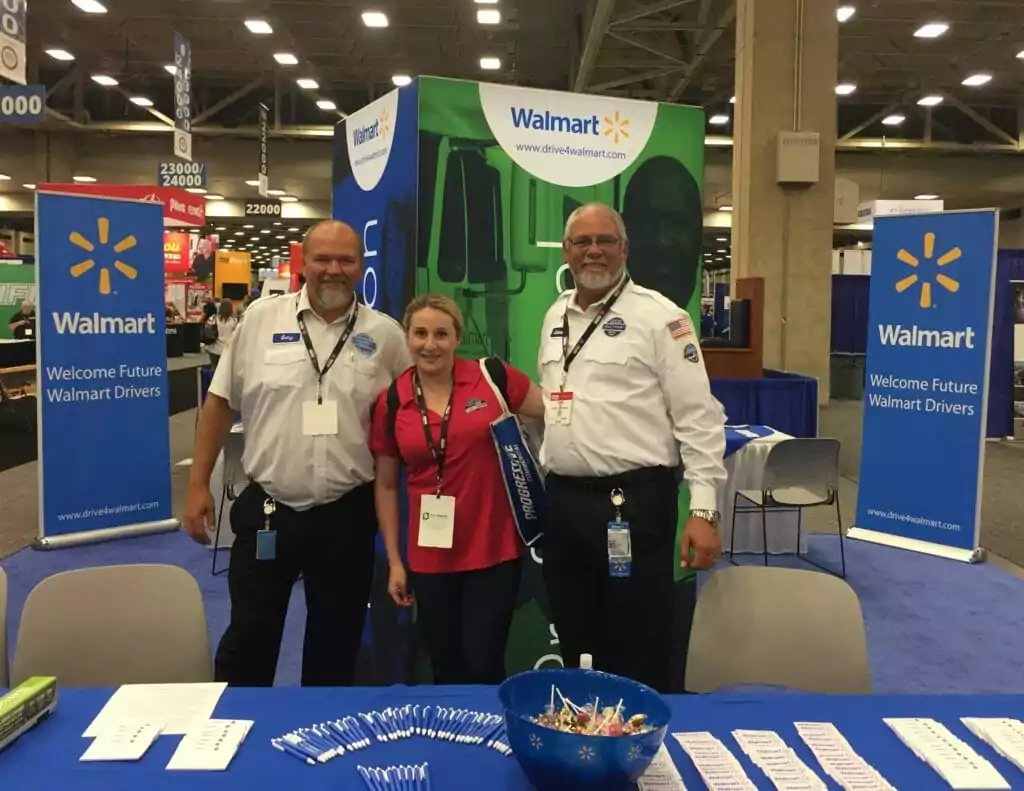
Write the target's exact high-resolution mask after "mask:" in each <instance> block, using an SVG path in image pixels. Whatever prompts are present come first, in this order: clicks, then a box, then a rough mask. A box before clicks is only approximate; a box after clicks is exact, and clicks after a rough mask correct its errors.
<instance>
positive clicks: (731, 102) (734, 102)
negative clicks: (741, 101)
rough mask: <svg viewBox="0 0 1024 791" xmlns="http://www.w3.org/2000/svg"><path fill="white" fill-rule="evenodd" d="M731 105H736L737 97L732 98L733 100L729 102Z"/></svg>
mask: <svg viewBox="0 0 1024 791" xmlns="http://www.w3.org/2000/svg"><path fill="white" fill-rule="evenodd" d="M729 104H736V97H735V96H733V97H732V98H731V99H730V100H729Z"/></svg>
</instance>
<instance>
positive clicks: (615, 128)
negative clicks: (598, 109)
mask: <svg viewBox="0 0 1024 791" xmlns="http://www.w3.org/2000/svg"><path fill="white" fill-rule="evenodd" d="M628 126H629V119H628V118H623V117H622V116H621V115H620V114H619V111H618V110H616V111H615V115H614V116H612V117H611V118H609V117H608V116H607V115H606V116H605V117H604V127H605V128H604V134H605V137H611V138H612V139H613V140H614V141H615V145H618V144H619V138H620V137H629V130H628V129H626V127H628Z"/></svg>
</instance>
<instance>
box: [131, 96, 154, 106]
mask: <svg viewBox="0 0 1024 791" xmlns="http://www.w3.org/2000/svg"><path fill="white" fill-rule="evenodd" d="M128 101H130V102H131V103H132V104H134V105H135V106H136V107H152V106H153V102H152V100H151V99H147V98H146V97H145V96H132V97H131V98H130V99H129V100H128Z"/></svg>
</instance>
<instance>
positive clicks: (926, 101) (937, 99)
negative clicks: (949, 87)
mask: <svg viewBox="0 0 1024 791" xmlns="http://www.w3.org/2000/svg"><path fill="white" fill-rule="evenodd" d="M917 103H918V105H920V106H921V107H936V106H938V105H940V104H942V97H941V96H939V95H938V94H931V95H929V96H922V97H921V98H920V99H918V100H917Z"/></svg>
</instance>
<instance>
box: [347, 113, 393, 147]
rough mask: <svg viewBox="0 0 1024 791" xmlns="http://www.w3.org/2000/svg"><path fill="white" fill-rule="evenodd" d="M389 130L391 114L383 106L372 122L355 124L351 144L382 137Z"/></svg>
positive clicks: (358, 144)
mask: <svg viewBox="0 0 1024 791" xmlns="http://www.w3.org/2000/svg"><path fill="white" fill-rule="evenodd" d="M390 130H391V114H390V113H388V110H387V108H386V107H385V108H384V110H383V111H382V112H381V114H380V116H378V117H377V118H376V120H374V122H373V123H372V124H365V125H363V126H357V127H355V128H354V129H353V130H352V144H353V145H355V146H361V145H363V144H364V143H369V142H371V141H373V140H378V139H384V138H386V137H387V136H388V132H389V131H390Z"/></svg>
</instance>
